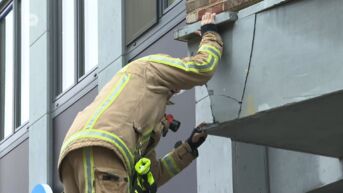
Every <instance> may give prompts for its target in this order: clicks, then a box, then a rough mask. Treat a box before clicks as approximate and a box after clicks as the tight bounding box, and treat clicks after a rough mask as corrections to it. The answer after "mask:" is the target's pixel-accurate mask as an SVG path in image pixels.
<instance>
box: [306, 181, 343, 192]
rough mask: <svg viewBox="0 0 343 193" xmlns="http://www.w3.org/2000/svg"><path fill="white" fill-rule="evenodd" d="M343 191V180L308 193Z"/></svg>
mask: <svg viewBox="0 0 343 193" xmlns="http://www.w3.org/2000/svg"><path fill="white" fill-rule="evenodd" d="M342 190H343V180H340V181H337V182H334V183H332V184H329V185H326V186H323V187H321V188H319V189H316V190H312V191H310V192H308V193H341V192H342Z"/></svg>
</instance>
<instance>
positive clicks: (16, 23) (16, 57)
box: [0, 0, 29, 145]
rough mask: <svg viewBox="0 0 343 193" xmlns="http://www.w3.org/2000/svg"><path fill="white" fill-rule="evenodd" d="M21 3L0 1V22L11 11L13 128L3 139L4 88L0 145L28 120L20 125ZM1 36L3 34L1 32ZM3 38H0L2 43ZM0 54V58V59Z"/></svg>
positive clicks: (1, 91)
mask: <svg viewBox="0 0 343 193" xmlns="http://www.w3.org/2000/svg"><path fill="white" fill-rule="evenodd" d="M21 1H22V0H3V1H0V20H2V19H4V18H5V17H6V16H7V15H8V14H9V13H10V12H11V11H13V31H14V34H13V56H12V57H13V90H12V92H13V96H14V101H13V107H12V108H13V120H12V121H13V127H12V128H11V134H10V135H9V136H6V137H4V131H5V126H4V121H5V120H4V111H5V109H4V108H5V107H4V102H5V101H4V100H5V99H4V96H5V90H4V88H2V89H0V145H1V144H3V143H4V142H5V141H7V139H9V138H11V137H12V136H14V135H15V134H16V133H17V132H18V131H19V130H21V129H22V128H28V123H29V120H27V121H25V122H23V123H21V110H22V109H21V97H22V96H21V65H22V61H21V54H22V51H21V48H22V40H21V35H22V34H21V24H22V20H21V5H22V4H21ZM0 30H6V29H5V28H3V27H2V26H0ZM1 34H4V33H3V32H2V33H1ZM2 39H4V37H0V40H1V41H2ZM0 46H1V47H0V52H1V50H4V48H5V46H6V45H5V44H0ZM1 54H2V53H0V58H4V57H1ZM4 68H5V61H2V60H1V61H0V70H1V72H0V82H1V83H2V84H3V85H4V84H5V70H4Z"/></svg>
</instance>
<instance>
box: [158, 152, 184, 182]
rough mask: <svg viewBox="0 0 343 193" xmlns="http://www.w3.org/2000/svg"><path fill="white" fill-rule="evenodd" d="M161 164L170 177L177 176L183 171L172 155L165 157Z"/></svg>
mask: <svg viewBox="0 0 343 193" xmlns="http://www.w3.org/2000/svg"><path fill="white" fill-rule="evenodd" d="M161 162H162V164H163V166H164V168H165V169H166V170H167V172H168V174H169V175H170V177H172V176H175V175H176V174H178V173H179V172H180V171H181V170H180V168H179V167H178V166H177V164H176V162H175V160H174V158H173V156H172V154H170V153H169V154H167V155H166V156H164V157H163V158H162V160H161Z"/></svg>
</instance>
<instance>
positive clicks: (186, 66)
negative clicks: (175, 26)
mask: <svg viewBox="0 0 343 193" xmlns="http://www.w3.org/2000/svg"><path fill="white" fill-rule="evenodd" d="M198 52H206V53H207V54H208V56H207V58H206V60H205V61H204V62H201V63H196V62H194V61H188V62H184V61H182V60H181V59H179V58H172V57H169V56H166V55H159V54H156V55H150V56H146V57H143V58H140V59H139V60H143V61H151V62H156V63H161V64H165V65H168V66H173V67H175V68H178V69H181V70H184V71H186V72H194V73H203V72H210V71H213V69H214V67H215V66H216V65H217V63H218V61H219V59H220V56H221V51H220V50H219V49H218V48H216V47H214V46H211V45H207V44H205V45H202V46H201V47H200V49H199V51H198Z"/></svg>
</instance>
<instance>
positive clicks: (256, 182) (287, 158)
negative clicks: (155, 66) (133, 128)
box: [0, 0, 343, 193]
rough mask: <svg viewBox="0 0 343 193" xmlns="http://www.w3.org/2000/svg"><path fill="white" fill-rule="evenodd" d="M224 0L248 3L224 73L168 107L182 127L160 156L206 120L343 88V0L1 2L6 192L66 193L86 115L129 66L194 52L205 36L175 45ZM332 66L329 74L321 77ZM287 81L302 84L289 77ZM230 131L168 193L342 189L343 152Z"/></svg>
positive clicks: (1, 144)
mask: <svg viewBox="0 0 343 193" xmlns="http://www.w3.org/2000/svg"><path fill="white" fill-rule="evenodd" d="M194 2H195V5H197V6H198V7H197V8H192V9H191V8H190V6H191V4H192V3H194ZM224 2H225V3H226V2H230V3H232V5H235V6H236V7H235V9H237V4H239V3H243V4H244V6H240V5H238V7H239V9H241V8H243V7H246V6H248V7H246V8H244V9H241V10H239V11H238V14H237V18H235V22H232V21H230V22H227V21H226V22H224V23H223V24H221V25H220V26H219V31H220V33H221V34H222V36H223V39H224V42H225V49H224V54H223V58H222V60H221V62H220V65H219V69H218V70H217V72H216V74H215V76H214V78H213V79H212V80H211V81H210V82H209V83H208V84H207V86H203V87H197V88H195V89H193V90H190V91H185V92H181V93H180V94H178V95H176V96H174V97H173V99H172V101H173V102H174V103H175V105H172V106H169V107H168V110H167V111H168V112H170V113H173V114H174V116H175V118H176V119H178V120H180V121H181V122H182V124H181V129H180V131H178V132H177V133H172V132H169V133H168V135H167V137H165V138H162V140H161V142H160V144H159V146H158V148H157V152H158V156H163V155H164V154H166V153H167V152H169V151H170V150H171V149H172V148H173V146H174V144H175V142H177V141H178V140H183V139H185V138H187V137H188V136H189V134H190V133H191V130H192V129H193V128H194V126H195V125H197V124H199V123H201V122H214V121H216V122H227V121H232V120H236V119H241V118H244V117H247V116H249V115H253V114H255V113H258V112H259V111H263V110H268V109H271V108H274V107H278V106H281V105H284V104H287V103H291V102H296V101H299V100H305V99H309V98H311V97H314V96H318V95H319V94H320V93H325V92H328V91H332V90H341V89H342V88H343V85H342V82H343V81H342V79H341V78H339V77H340V75H341V74H342V72H343V67H342V65H341V64H340V62H339V61H340V60H339V59H340V58H341V55H342V54H340V51H341V50H342V49H343V44H342V41H341V40H342V38H341V37H340V36H341V34H342V33H341V32H342V31H343V27H342V26H343V23H342V21H343V18H342V17H343V16H341V14H340V13H341V12H342V11H343V1H341V0H327V1H322V0H293V1H292V0H290V1H286V0H264V1H256V0H251V1H249V0H232V1H231V0H217V1H213V0H206V1H205V0H199V1H197V0H187V1H185V0H115V1H113V0H112V1H111V0H83V1H80V0H0V83H1V84H0V193H24V192H30V191H31V190H32V188H33V187H34V186H35V185H36V184H38V183H47V184H49V185H50V186H51V187H52V189H53V191H54V192H61V191H62V190H63V189H62V184H61V183H60V182H59V179H58V177H57V171H56V167H57V166H56V165H57V159H58V154H59V150H60V147H61V144H62V141H63V139H64V135H65V134H66V132H67V130H68V128H69V126H70V125H71V123H72V121H73V119H74V117H75V116H76V114H77V113H78V112H79V111H81V110H82V109H83V108H85V107H86V106H87V105H88V104H89V103H90V102H92V100H93V99H94V97H95V96H96V95H97V93H98V92H99V90H100V89H101V88H102V87H103V86H104V85H105V84H106V83H107V82H108V81H109V80H110V79H111V77H112V76H113V75H114V74H115V73H116V72H117V71H119V70H120V69H121V68H122V67H123V66H125V65H126V64H127V63H128V62H130V61H132V60H134V59H137V58H139V57H142V56H146V55H149V54H153V53H167V54H170V55H172V56H175V57H184V56H187V55H192V54H194V53H195V52H196V49H197V45H198V43H199V39H198V38H194V39H192V38H190V39H189V41H188V43H186V42H182V41H176V40H175V38H178V39H182V38H183V37H182V38H181V36H182V35H180V34H181V33H177V32H176V31H178V32H180V30H182V29H184V30H185V31H187V30H188V32H189V31H192V30H189V28H191V27H192V25H187V24H186V22H189V21H190V17H188V18H187V20H186V16H187V15H188V16H189V15H190V13H191V14H193V15H194V14H196V17H195V20H197V17H198V16H197V14H198V13H199V12H200V11H201V10H203V8H206V9H212V8H211V7H213V6H212V4H213V3H214V4H216V5H217V4H220V5H222V4H223V3H224ZM257 2H258V3H257ZM197 3H198V4H197ZM255 3H257V4H255ZM221 8H222V9H216V11H218V13H220V12H222V11H226V10H227V7H226V6H223V7H221ZM236 11H237V10H236ZM319 13H320V14H319ZM219 17H220V18H222V17H224V15H223V14H222V15H219ZM191 19H194V17H193V16H192V18H191ZM224 20H225V18H224ZM193 26H194V25H193ZM188 35H189V34H188ZM322 37H325V38H322ZM321 48H323V49H321ZM315 56H321V59H318V58H316V57H315ZM304 58H305V59H306V60H305V59H304ZM333 58H338V59H333ZM280 61H281V62H280ZM292 65H294V66H295V67H292ZM323 65H327V66H328V68H326V69H323V68H320V66H323ZM313 69H321V70H317V71H312V70H313ZM280 72H283V73H280ZM294 72H299V73H295V74H296V76H295V77H294V76H293V75H294ZM300 72H302V73H300ZM321 72H326V76H322V77H321V78H317V76H320V75H322V74H321ZM308 74H312V75H313V74H314V75H313V76H308ZM287 77H291V78H292V79H291V80H294V81H287V82H286V83H283V84H282V81H283V80H286V79H287ZM287 80H288V79H287ZM273 83H274V84H273ZM277 83H278V84H277ZM314 83H315V84H314ZM318 85H321V88H319V87H316V86H318ZM285 90H287V92H286V91H285ZM302 91H304V92H302ZM324 91H325V92H324ZM299 93H301V95H299ZM298 95H299V96H298ZM297 96H298V97H297ZM337 133H339V132H337ZM339 134H340V133H339ZM219 136H225V137H219ZM219 136H209V137H208V139H207V141H206V142H205V144H204V145H203V146H201V147H200V150H199V152H200V157H199V158H198V159H197V161H196V162H193V163H192V164H191V165H190V166H189V167H188V168H187V169H185V171H183V172H181V173H180V174H179V175H177V176H176V177H175V178H173V179H172V180H171V181H170V182H169V183H167V184H166V185H164V186H163V187H162V188H161V189H160V190H159V192H160V193H162V192H181V193H182V192H187V193H192V192H194V193H195V192H198V193H212V192H218V193H307V192H311V193H312V191H313V193H322V192H330V193H335V192H341V191H343V187H342V181H340V180H342V178H343V170H342V164H341V161H340V159H339V158H337V157H336V158H332V157H325V156H319V155H314V154H309V153H300V152H295V151H290V148H284V149H288V150H284V149H280V148H282V147H281V146H275V145H271V146H272V147H268V144H266V143H257V142H256V143H254V140H250V141H249V140H246V141H247V142H249V143H250V144H248V143H243V142H239V140H233V141H231V140H230V139H229V138H228V135H224V134H223V135H221V134H219ZM285 136H286V135H285ZM280 141H282V140H280ZM251 143H253V144H251ZM254 144H259V145H254ZM263 145H267V146H263ZM276 147H277V148H276ZM342 148H343V147H342ZM293 149H294V150H297V149H295V148H293ZM337 182H338V183H337ZM331 183H334V185H331ZM322 186H327V187H329V188H331V189H327V188H324V189H319V188H320V187H322Z"/></svg>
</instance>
